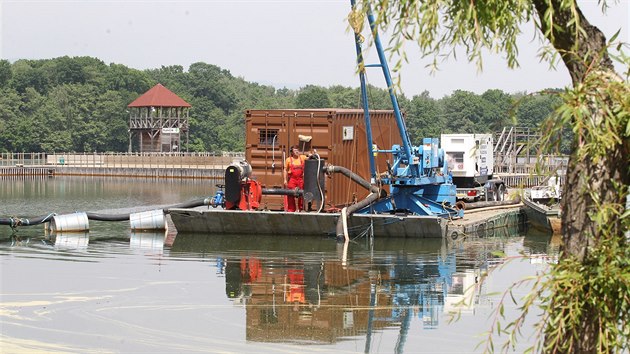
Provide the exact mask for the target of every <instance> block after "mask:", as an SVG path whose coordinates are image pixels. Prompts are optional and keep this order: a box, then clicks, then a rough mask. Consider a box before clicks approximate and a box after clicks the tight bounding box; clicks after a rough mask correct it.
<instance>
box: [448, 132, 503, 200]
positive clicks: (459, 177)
mask: <svg viewBox="0 0 630 354" xmlns="http://www.w3.org/2000/svg"><path fill="white" fill-rule="evenodd" d="M440 145H441V147H442V149H443V150H444V154H445V156H446V161H447V163H448V169H449V171H450V173H451V175H452V176H453V184H455V185H456V186H457V198H458V199H463V200H467V201H477V200H480V199H485V198H486V192H487V191H486V189H487V186H486V183H487V182H488V181H492V180H493V175H492V173H493V169H494V157H493V138H492V134H442V136H441V138H440Z"/></svg>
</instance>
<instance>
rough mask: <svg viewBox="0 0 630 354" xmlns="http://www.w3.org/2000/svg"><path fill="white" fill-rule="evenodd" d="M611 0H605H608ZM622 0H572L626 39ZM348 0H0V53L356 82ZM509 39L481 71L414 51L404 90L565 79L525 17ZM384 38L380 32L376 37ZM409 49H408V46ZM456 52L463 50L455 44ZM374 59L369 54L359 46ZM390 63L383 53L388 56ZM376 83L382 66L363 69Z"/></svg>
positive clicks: (629, 22)
mask: <svg viewBox="0 0 630 354" xmlns="http://www.w3.org/2000/svg"><path fill="white" fill-rule="evenodd" d="M609 2H611V3H612V2H613V1H609ZM629 2H630V0H622V1H620V2H619V3H618V4H616V5H615V4H612V9H610V10H609V11H608V12H607V14H606V15H602V14H601V10H600V8H599V7H598V5H597V1H596V0H586V1H584V0H583V1H580V5H581V6H582V9H583V11H584V13H585V14H586V16H587V18H588V19H589V21H591V22H592V23H593V24H594V25H596V26H598V27H599V28H600V29H601V30H603V31H604V33H605V35H606V36H607V38H610V37H611V36H612V34H613V33H615V32H616V31H617V30H619V29H621V34H620V38H619V39H621V40H623V41H624V42H628V28H629V27H630V6H629ZM349 3H350V1H349V0H310V1H309V0H284V1H283V0H249V1H242V0H196V1H185V0H182V1H175V0H171V1H161V0H145V1H138V0H119V1H116V0H100V1H98V0H0V20H1V26H2V27H1V29H0V57H1V58H3V59H8V60H10V61H12V62H13V61H15V60H17V59H46V58H55V57H59V56H64V55H68V56H92V57H96V58H99V59H101V60H103V61H104V62H105V63H107V64H109V63H118V64H124V65H126V66H128V67H132V68H136V69H147V68H159V67H161V66H168V65H181V66H183V67H184V70H188V66H189V65H190V64H192V63H195V62H205V63H209V64H215V65H218V66H220V67H221V68H223V69H227V70H229V71H230V72H231V73H232V74H233V75H235V76H239V77H242V78H244V79H245V80H247V81H252V82H259V83H262V84H269V85H273V86H276V87H278V88H281V87H284V86H286V87H289V88H299V87H302V86H305V85H307V84H314V85H321V86H325V87H328V86H330V85H334V84H341V85H344V86H352V87H357V86H358V77H357V75H356V74H355V66H356V53H355V48H354V39H353V36H352V34H351V33H349V32H348V31H347V21H346V16H347V14H348V13H349V10H350V4H349ZM523 31H524V32H525V35H524V36H522V38H521V40H520V41H519V49H520V56H519V62H520V64H521V68H519V69H517V70H509V69H507V65H506V64H505V62H504V61H503V59H502V58H501V57H499V56H496V55H495V56H486V57H485V58H484V71H483V73H478V72H477V69H476V67H475V66H474V65H471V64H468V63H466V60H465V57H464V56H463V55H461V57H460V59H459V61H455V60H453V59H451V60H450V61H449V62H448V63H446V64H443V65H442V67H441V70H440V71H439V72H438V73H436V74H434V75H431V74H430V72H429V70H428V69H426V68H425V67H424V66H425V65H426V64H427V61H426V60H424V61H423V60H420V59H419V58H418V57H417V56H414V58H413V60H412V61H411V62H410V63H409V64H407V65H406V66H405V67H404V68H403V71H402V89H403V91H404V93H405V95H407V96H408V97H412V96H413V95H417V94H420V93H422V92H423V91H425V90H427V91H429V92H430V94H431V96H433V97H435V98H441V97H443V96H444V95H448V94H450V93H451V92H452V91H453V90H456V89H462V90H468V91H473V92H476V93H478V94H480V93H483V92H484V91H486V90H488V89H494V88H497V89H501V90H504V91H506V92H509V93H514V92H521V91H527V92H533V91H537V90H541V89H544V88H549V87H563V86H566V85H569V84H570V80H569V76H568V74H567V72H566V69H564V67H560V68H559V69H558V70H557V71H549V66H548V64H547V63H540V62H539V58H538V57H537V55H536V53H537V50H538V48H539V44H538V42H537V41H536V40H534V39H533V25H531V24H530V25H527V26H525V28H523ZM384 40H386V38H384ZM413 53H415V52H413V51H412V50H411V47H410V50H409V54H410V55H413ZM462 54H463V53H462ZM366 61H367V62H375V61H376V54H375V53H374V52H373V51H372V52H370V53H369V54H368V59H367V60H366ZM390 65H393V63H390ZM368 80H369V81H370V83H372V84H374V85H377V86H381V87H383V86H384V84H383V79H382V74H381V73H380V72H379V71H378V70H377V69H371V70H369V71H368Z"/></svg>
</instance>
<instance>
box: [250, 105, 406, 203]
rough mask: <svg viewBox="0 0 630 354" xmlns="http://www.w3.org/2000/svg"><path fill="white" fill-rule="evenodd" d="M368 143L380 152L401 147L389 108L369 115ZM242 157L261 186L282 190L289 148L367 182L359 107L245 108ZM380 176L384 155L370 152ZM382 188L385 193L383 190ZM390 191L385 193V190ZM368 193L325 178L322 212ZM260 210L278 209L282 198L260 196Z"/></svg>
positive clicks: (343, 181)
mask: <svg viewBox="0 0 630 354" xmlns="http://www.w3.org/2000/svg"><path fill="white" fill-rule="evenodd" d="M370 122H371V125H372V131H373V133H372V136H373V140H374V141H373V142H369V143H374V144H376V145H377V146H378V147H379V148H381V149H389V148H390V147H391V146H392V145H394V144H400V143H401V139H400V136H399V134H398V130H397V127H396V118H395V116H394V112H393V111H392V110H374V111H370ZM245 131H246V137H245V159H246V160H247V161H248V162H249V164H250V165H251V167H252V176H253V178H255V179H256V180H258V181H259V182H260V183H261V184H262V186H263V188H283V182H284V176H283V167H284V161H285V159H286V158H287V157H288V155H287V154H288V153H289V152H288V151H289V147H291V146H292V145H294V144H297V145H299V146H300V148H301V150H302V151H303V152H315V151H316V152H317V154H318V155H319V156H320V157H321V158H322V159H323V160H325V162H326V163H328V164H332V165H336V166H342V167H345V168H347V169H349V170H351V171H352V172H354V173H356V174H358V175H359V176H361V177H362V178H364V179H366V180H368V181H369V180H370V165H369V155H368V141H367V138H366V132H365V119H364V113H363V110H362V109H335V108H330V109H275V110H248V111H246V114H245ZM375 155H376V166H377V170H378V171H380V172H384V171H387V168H388V167H387V163H388V161H387V156H388V154H375ZM386 190H387V189H386ZM387 192H389V190H387ZM368 194H369V191H368V190H365V189H363V188H361V187H360V186H358V185H357V184H356V183H354V182H352V181H350V180H349V179H348V178H346V177H345V176H343V175H338V174H335V175H333V176H331V177H330V178H328V177H327V178H326V179H325V201H326V202H325V208H341V207H343V206H346V205H348V204H351V203H353V202H355V201H357V200H363V199H364V198H365V197H366V196H367V195H368ZM261 206H262V208H264V209H269V210H282V209H283V208H284V196H280V195H263V197H262V202H261Z"/></svg>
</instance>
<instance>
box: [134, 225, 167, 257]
mask: <svg viewBox="0 0 630 354" xmlns="http://www.w3.org/2000/svg"><path fill="white" fill-rule="evenodd" d="M164 240H166V231H165V230H159V231H135V230H131V231H130V232H129V247H130V248H131V249H132V250H140V251H146V252H151V253H153V254H162V253H163V251H164Z"/></svg>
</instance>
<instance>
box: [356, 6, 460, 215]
mask: <svg viewBox="0 0 630 354" xmlns="http://www.w3.org/2000/svg"><path fill="white" fill-rule="evenodd" d="M350 2H351V5H352V8H353V9H355V0H351V1H350ZM367 12H368V13H367V19H368V23H369V26H370V29H371V30H372V33H373V35H374V46H375V47H376V51H377V53H378V57H379V62H380V63H379V64H365V63H364V62H363V54H362V49H361V42H362V36H361V34H360V33H359V32H360V28H354V31H355V42H356V50H357V62H358V65H359V78H360V81H361V98H362V102H363V110H364V114H365V127H366V131H367V140H368V141H370V142H371V141H373V140H372V128H371V125H370V110H369V104H368V94H367V87H366V79H365V68H366V67H380V68H381V69H382V71H383V75H384V76H385V81H386V83H387V87H388V90H389V95H390V99H391V102H392V106H393V109H394V114H395V117H396V123H397V126H398V133H399V134H400V137H401V140H402V146H400V145H393V146H392V147H391V150H378V152H385V153H391V154H392V157H393V164H391V167H390V168H389V169H388V171H387V172H386V173H385V174H384V175H381V176H377V175H376V167H375V166H376V164H375V161H374V151H373V146H372V144H367V145H368V154H369V160H370V173H371V177H372V179H373V180H374V181H376V180H377V179H378V180H379V181H380V184H382V185H389V186H390V190H391V195H390V196H388V197H386V198H382V199H379V200H377V201H376V202H374V203H373V204H372V205H371V206H370V207H369V208H364V209H363V212H367V211H368V210H373V211H376V212H405V213H412V214H417V215H439V216H444V217H448V216H457V215H461V214H460V213H459V212H458V211H457V210H456V209H455V208H454V207H455V198H456V188H455V185H453V183H452V178H451V177H450V176H449V175H448V165H447V164H446V163H445V161H444V160H445V159H444V152H443V151H442V150H441V149H439V147H438V144H439V139H437V138H425V139H423V142H422V145H421V146H412V145H411V141H410V139H409V135H408V133H407V129H406V127H405V122H404V120H403V118H402V114H401V112H400V107H399V105H398V100H397V99H396V95H395V94H394V87H393V83H392V79H391V76H390V73H389V67H388V65H387V60H386V58H385V53H384V50H383V47H382V45H381V41H380V38H379V36H378V33H377V30H376V25H375V21H374V16H373V15H372V13H371V11H369V9H368V11H367Z"/></svg>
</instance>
